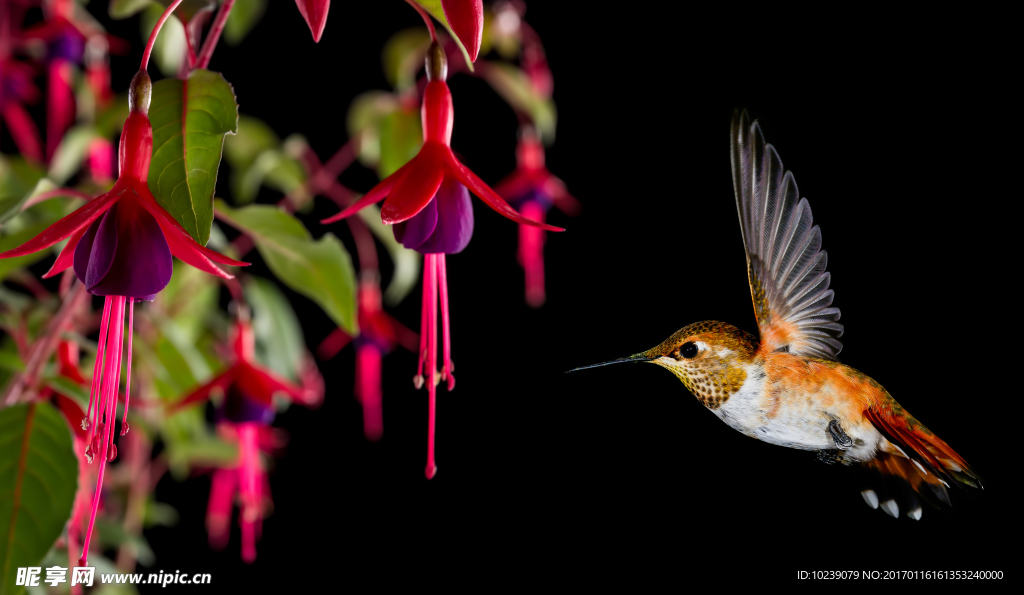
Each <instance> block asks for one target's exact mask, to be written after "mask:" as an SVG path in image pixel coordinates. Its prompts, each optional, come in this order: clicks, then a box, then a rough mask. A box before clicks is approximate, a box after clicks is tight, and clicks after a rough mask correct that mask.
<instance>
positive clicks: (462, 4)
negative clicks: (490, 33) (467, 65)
mask: <svg viewBox="0 0 1024 595" xmlns="http://www.w3.org/2000/svg"><path fill="white" fill-rule="evenodd" d="M441 6H442V7H443V8H444V16H445V18H447V19H448V24H449V25H451V27H452V31H454V32H455V35H457V36H458V38H459V41H461V42H462V45H464V46H466V51H467V52H469V59H470V60H471V61H473V62H476V57H477V55H478V54H479V53H480V42H481V41H482V40H483V36H484V4H483V2H482V1H481V0H441Z"/></svg>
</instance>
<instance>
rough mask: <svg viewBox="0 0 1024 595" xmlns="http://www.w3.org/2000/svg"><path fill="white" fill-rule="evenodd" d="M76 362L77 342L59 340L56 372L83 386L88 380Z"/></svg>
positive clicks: (77, 360)
mask: <svg viewBox="0 0 1024 595" xmlns="http://www.w3.org/2000/svg"><path fill="white" fill-rule="evenodd" d="M78 362H79V358H78V344H77V343H75V342H74V341H68V340H64V341H61V342H60V344H59V345H58V346H57V365H58V374H60V375H61V376H63V377H64V378H67V379H69V380H72V381H74V382H76V383H78V384H80V385H82V386H85V385H87V384H89V382H88V381H87V380H86V379H85V377H84V376H82V371H81V370H79V369H78ZM81 421H82V419H81V418H79V419H78V422H81ZM76 423H77V422H76Z"/></svg>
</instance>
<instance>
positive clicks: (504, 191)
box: [494, 169, 535, 200]
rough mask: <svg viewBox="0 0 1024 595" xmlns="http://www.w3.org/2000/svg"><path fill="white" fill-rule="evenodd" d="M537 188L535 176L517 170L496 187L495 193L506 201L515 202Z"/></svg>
mask: <svg viewBox="0 0 1024 595" xmlns="http://www.w3.org/2000/svg"><path fill="white" fill-rule="evenodd" d="M534 187H535V180H534V176H533V175H532V174H531V173H529V172H525V171H522V170H518V169H517V170H516V171H514V172H512V173H510V174H509V175H507V176H506V177H505V179H503V180H502V181H500V182H498V183H497V184H496V185H495V186H494V192H496V193H497V194H498V196H500V197H502V198H504V199H505V200H515V199H517V198H519V197H521V196H524V195H525V194H526V193H528V192H530V191H531V190H533V189H534Z"/></svg>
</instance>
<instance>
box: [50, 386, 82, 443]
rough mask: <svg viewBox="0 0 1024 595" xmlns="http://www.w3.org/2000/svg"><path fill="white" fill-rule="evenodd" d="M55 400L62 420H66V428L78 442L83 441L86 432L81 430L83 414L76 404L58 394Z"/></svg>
mask: <svg viewBox="0 0 1024 595" xmlns="http://www.w3.org/2000/svg"><path fill="white" fill-rule="evenodd" d="M54 396H55V397H56V399H57V407H58V408H60V412H61V413H63V414H64V419H66V420H67V422H68V426H70V427H71V430H72V431H73V432H74V433H75V435H76V436H78V438H79V439H80V440H83V441H84V440H85V439H86V435H87V434H88V431H86V430H83V429H82V420H83V419H85V412H83V411H82V408H81V407H79V406H78V403H76V402H74V401H72V400H71V399H69V398H67V397H65V396H64V395H62V394H60V393H56V394H55V395H54ZM76 454H77V453H76Z"/></svg>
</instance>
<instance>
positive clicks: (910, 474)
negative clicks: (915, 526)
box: [861, 452, 950, 520]
mask: <svg viewBox="0 0 1024 595" xmlns="http://www.w3.org/2000/svg"><path fill="white" fill-rule="evenodd" d="M861 467H862V468H863V469H865V470H867V471H869V472H870V473H867V474H865V476H864V477H862V479H861V484H862V489H861V496H862V497H863V498H864V501H865V502H867V504H868V506H870V507H871V508H881V509H882V510H883V511H884V512H885V513H886V514H888V515H889V516H892V517H899V516H900V514H901V513H903V514H905V515H906V516H908V517H910V518H912V519H914V520H920V519H921V514H922V510H921V503H920V500H924V501H925V502H927V503H928V504H930V505H931V506H933V507H935V508H942V507H944V506H949V505H950V502H949V494H948V493H947V492H946V486H945V484H943V482H942V481H941V480H940V479H939V478H938V476H937V475H935V474H934V473H922V472H921V468H919V467H918V465H917V464H915V463H914V461H912V460H910V459H907V458H904V457H902V456H900V455H898V454H889V453H885V452H879V453H878V454H877V455H876V457H875V458H874V459H872V460H870V461H867V462H865V463H862V464H861ZM919 498H920V500H919Z"/></svg>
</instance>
